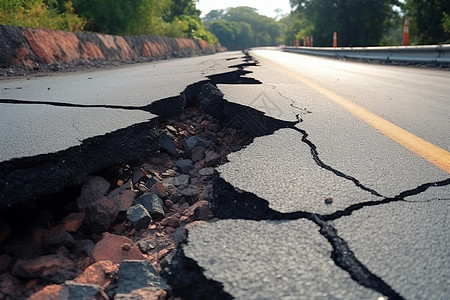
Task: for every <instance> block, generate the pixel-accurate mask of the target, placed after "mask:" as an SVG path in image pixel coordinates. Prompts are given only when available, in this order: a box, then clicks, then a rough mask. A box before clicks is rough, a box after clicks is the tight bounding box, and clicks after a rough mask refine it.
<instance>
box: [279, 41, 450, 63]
mask: <svg viewBox="0 0 450 300" xmlns="http://www.w3.org/2000/svg"><path fill="white" fill-rule="evenodd" d="M283 50H284V51H286V52H295V53H302V54H311V55H319V56H328V57H336V58H356V59H367V60H382V61H392V62H402V63H408V62H410V63H437V64H450V44H443V45H430V46H400V47H351V48H346V47H344V48H331V47H330V48H327V47H284V48H283Z"/></svg>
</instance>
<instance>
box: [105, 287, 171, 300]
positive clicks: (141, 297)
mask: <svg viewBox="0 0 450 300" xmlns="http://www.w3.org/2000/svg"><path fill="white" fill-rule="evenodd" d="M166 298H167V292H166V291H165V290H163V289H160V288H155V287H144V288H141V289H138V290H134V291H132V292H131V293H129V294H116V295H115V296H114V300H166Z"/></svg>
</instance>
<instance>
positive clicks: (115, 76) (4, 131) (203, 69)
mask: <svg viewBox="0 0 450 300" xmlns="http://www.w3.org/2000/svg"><path fill="white" fill-rule="evenodd" d="M236 55H239V54H238V53H222V54H218V55H209V56H200V57H193V58H184V59H171V60H167V61H159V62H154V63H149V64H139V65H132V66H124V67H117V68H110V69H108V70H92V71H88V72H75V73H65V74H52V75H51V76H48V75H46V76H28V77H25V78H15V79H5V80H0V99H12V100H28V101H32V102H38V101H41V102H46V103H49V105H43V104H20V103H16V104H10V103H2V102H1V101H0V128H1V133H0V162H1V161H6V160H10V159H13V158H21V157H24V156H35V155H39V154H46V153H52V152H56V151H60V150H65V149H67V148H70V147H73V146H77V145H79V144H80V143H81V142H82V141H83V140H85V139H87V138H90V137H95V136H98V135H103V134H105V133H108V132H112V131H115V130H118V129H121V128H125V127H128V126H130V125H133V124H136V123H142V122H146V121H148V120H149V119H152V118H154V117H155V115H153V114H151V113H149V112H147V111H140V110H132V111H130V110H128V109H124V108H123V107H124V106H125V107H126V106H131V107H141V106H146V105H148V104H150V103H152V102H154V101H157V100H161V99H165V98H168V97H173V96H178V95H179V94H180V93H181V92H182V91H183V90H184V89H185V88H186V86H188V85H189V84H192V83H195V82H198V81H200V80H204V79H206V78H205V76H208V75H212V74H217V73H222V72H229V71H230V69H228V66H231V65H232V64H233V63H235V61H233V60H227V59H228V58H230V57H236ZM51 103H61V104H64V103H68V104H71V105H87V106H89V105H96V106H102V105H103V106H106V105H108V106H110V107H109V108H102V107H73V106H71V107H69V106H67V107H64V106H54V105H51ZM114 106H117V107H115V108H114Z"/></svg>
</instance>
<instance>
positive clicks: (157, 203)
mask: <svg viewBox="0 0 450 300" xmlns="http://www.w3.org/2000/svg"><path fill="white" fill-rule="evenodd" d="M136 202H137V203H138V204H142V205H143V206H144V207H145V209H146V210H147V211H148V212H149V214H150V215H151V216H152V217H154V218H164V216H165V212H164V203H163V201H162V199H161V198H159V197H158V195H156V194H154V193H148V194H144V195H142V196H141V197H139V198H138V199H137V201H136Z"/></svg>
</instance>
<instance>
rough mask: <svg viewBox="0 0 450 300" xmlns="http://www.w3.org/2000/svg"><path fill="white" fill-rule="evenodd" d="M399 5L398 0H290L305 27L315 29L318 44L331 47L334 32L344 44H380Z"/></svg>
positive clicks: (341, 43)
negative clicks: (394, 8) (395, 6)
mask: <svg viewBox="0 0 450 300" xmlns="http://www.w3.org/2000/svg"><path fill="white" fill-rule="evenodd" d="M396 4H398V1H395V0H380V1H372V0H334V1H330V0H291V6H292V7H293V8H294V9H295V11H296V13H298V14H299V16H301V17H302V18H304V19H305V23H306V26H311V28H313V31H314V41H315V44H316V45H318V46H330V45H331V44H332V35H333V32H334V31H336V32H338V37H339V38H338V41H339V44H340V45H341V46H372V45H378V44H379V43H380V40H381V38H382V36H383V33H384V32H385V31H386V29H387V28H388V27H389V25H390V24H389V21H390V16H391V15H392V14H393V9H392V8H393V6H394V5H396Z"/></svg>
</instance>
